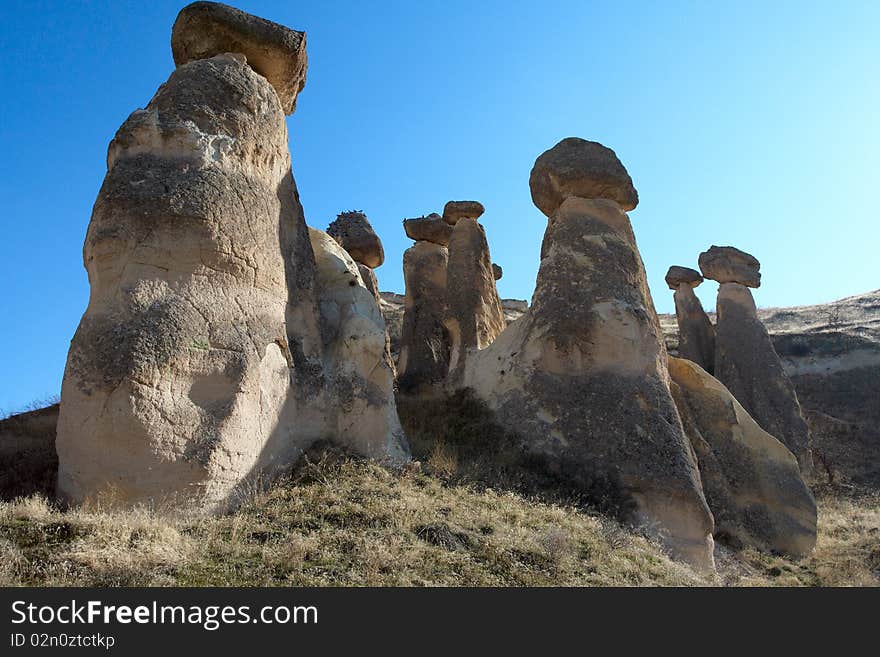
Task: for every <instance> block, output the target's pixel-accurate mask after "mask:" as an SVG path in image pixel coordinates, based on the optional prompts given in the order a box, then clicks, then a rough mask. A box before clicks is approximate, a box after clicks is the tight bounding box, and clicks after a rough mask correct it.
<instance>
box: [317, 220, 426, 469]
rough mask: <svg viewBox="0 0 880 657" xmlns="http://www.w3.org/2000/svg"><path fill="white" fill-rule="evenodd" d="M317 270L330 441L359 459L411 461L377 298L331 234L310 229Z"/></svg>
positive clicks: (394, 461)
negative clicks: (330, 417)
mask: <svg viewBox="0 0 880 657" xmlns="http://www.w3.org/2000/svg"><path fill="white" fill-rule="evenodd" d="M309 235H310V237H311V244H312V250H313V251H314V253H315V262H316V264H317V285H316V288H317V294H318V303H319V307H320V311H321V329H322V334H323V336H324V347H325V348H324V353H325V368H324V369H325V371H326V372H327V381H328V387H329V398H328V405H329V406H330V407H331V408H332V409H333V410H334V412H335V422H333V423H331V431H330V439H331V441H332V442H335V443H337V444H339V445H341V446H343V447H345V448H347V449H349V450H351V451H353V452H354V453H355V454H359V455H361V456H365V457H368V458H373V459H377V460H380V461H383V462H387V463H391V464H401V463H403V462H405V461H406V460H407V459H408V458H409V447H408V445H407V442H406V437H405V436H404V435H403V429H402V428H401V426H400V420H399V419H398V417H397V407H396V405H395V402H394V371H393V369H392V368H391V367H389V365H388V363H387V361H386V360H385V350H386V340H387V333H386V331H385V320H384V319H383V317H382V313H381V312H380V311H379V305H378V304H377V303H376V298H375V297H374V296H373V294H372V293H371V292H370V291H369V290H368V289H367V286H366V285H364V282H363V280H362V278H361V275H360V273H359V271H358V265H357V264H356V263H355V262H354V260H352V258H351V256H349V254H348V253H347V252H346V251H345V249H343V248H342V247H341V246H339V245H338V244H337V243H336V242H335V241H334V240H333V238H331V237H330V236H329V235H328V234H327V233H324V232H322V231H319V230H315V229H309Z"/></svg>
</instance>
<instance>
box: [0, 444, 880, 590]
mask: <svg viewBox="0 0 880 657" xmlns="http://www.w3.org/2000/svg"><path fill="white" fill-rule="evenodd" d="M438 464H439V465H440V466H441V468H442V467H444V459H443V458H440V457H438ZM448 465H449V464H448V463H447V464H445V466H448ZM820 500H821V509H822V511H821V530H820V531H821V534H820V539H819V545H818V547H817V549H816V552H815V554H814V555H812V556H811V557H810V558H808V559H805V560H803V561H801V562H799V563H798V562H794V561H790V560H786V559H782V558H779V557H770V556H766V555H760V554H758V553H753V552H743V553H740V554H731V553H728V552H725V551H723V550H722V551H719V555H718V556H719V566H720V567H719V572H720V575H719V576H718V577H717V578H706V577H703V576H700V575H698V574H696V573H694V572H693V571H691V570H690V569H689V568H687V567H686V566H683V565H681V564H678V563H675V562H673V561H671V560H670V559H669V558H667V557H666V556H665V555H664V554H663V552H662V550H661V549H660V548H659V547H658V546H657V545H656V544H654V543H652V542H651V541H649V540H647V539H645V538H643V537H641V536H639V535H637V534H635V533H632V532H630V531H628V530H627V529H625V528H623V527H621V526H620V525H618V524H617V523H615V522H614V521H611V520H608V519H606V518H604V517H602V516H598V515H593V514H590V513H585V512H583V511H582V510H578V509H575V508H573V507H567V506H562V505H558V504H550V503H546V502H541V501H538V500H536V499H529V498H526V497H523V496H520V495H517V494H514V493H510V492H501V491H497V490H493V489H485V488H483V489H477V488H475V487H472V486H469V485H464V484H455V483H451V482H449V481H445V480H444V479H443V478H442V477H438V476H435V475H432V474H426V473H422V472H418V471H415V470H414V469H410V470H408V471H405V472H403V473H396V472H391V471H388V470H385V469H383V468H381V467H379V466H377V465H374V464H370V463H363V462H356V461H351V460H347V459H341V458H337V457H333V458H327V459H324V460H323V461H322V462H319V463H312V464H310V465H308V466H306V467H304V468H302V469H301V470H300V471H299V472H297V473H296V474H294V475H292V476H291V478H290V479H289V480H287V481H285V482H282V483H280V484H278V485H276V486H274V487H272V488H271V490H268V491H266V492H264V493H255V494H254V495H253V496H252V497H251V498H250V499H249V500H247V501H246V502H245V503H244V504H243V505H242V507H241V508H240V509H239V510H238V511H237V512H236V513H234V514H230V515H226V516H221V517H216V518H205V517H197V516H193V515H186V514H179V515H163V514H158V513H155V512H149V511H145V510H141V511H132V512H118V511H112V512H111V511H101V510H90V511H85V510H72V511H67V512H64V511H60V510H58V509H54V508H52V507H51V506H49V505H48V504H47V503H46V502H45V501H44V500H43V499H41V498H38V497H32V498H26V499H22V500H18V501H16V502H14V503H6V504H0V584H5V585H32V586H45V585H60V586H66V585H80V586H100V585H105V586H107V585H109V586H119V585H129V586H146V585H153V586H166V585H181V586H206V585H218V586H314V585H317V586H324V585H331V586H364V585H372V586H447V585H464V586H474V585H481V586H521V585H534V586H545V585H565V586H608V585H614V586H631V585H635V586H655V585H659V586H700V585H718V584H726V585H759V586H763V585H780V584H781V585H878V584H880V579H878V578H880V500H878V498H876V497H864V498H860V499H857V500H842V499H837V498H834V497H832V496H825V497H822V498H820Z"/></svg>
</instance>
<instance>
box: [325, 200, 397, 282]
mask: <svg viewBox="0 0 880 657" xmlns="http://www.w3.org/2000/svg"><path fill="white" fill-rule="evenodd" d="M327 234H328V235H330V237H332V238H333V239H335V240H336V241H337V242H338V243H339V245H340V246H341V247H342V248H343V249H345V250H346V251H348V254H349V255H350V256H351V257H352V258H353V259H354V261H355V262H358V263H360V264H362V265H366V266H367V267H369V268H370V269H375V268H376V267H381V266H382V263H383V262H385V249H383V248H382V241H381V240H380V239H379V236H378V235H376V231H374V230H373V227H372V226H371V225H370V221H369V220H368V219H367V215H365V214H364V213H363V212H343V213H342V214H340V215H339V216H338V217H336V220H335V221H334V222H333V223H331V224H330V226H329V227H328V228H327Z"/></svg>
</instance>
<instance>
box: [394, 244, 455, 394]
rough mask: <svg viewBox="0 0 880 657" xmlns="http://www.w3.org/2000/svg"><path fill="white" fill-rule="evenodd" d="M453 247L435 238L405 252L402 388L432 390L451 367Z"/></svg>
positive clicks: (408, 390)
mask: <svg viewBox="0 0 880 657" xmlns="http://www.w3.org/2000/svg"><path fill="white" fill-rule="evenodd" d="M448 261H449V251H448V250H447V248H446V247H445V246H440V245H439V244H433V243H432V242H425V241H421V242H416V243H415V244H414V245H413V246H411V247H410V248H408V249H407V250H406V251H405V252H404V254H403V276H404V280H405V282H406V296H405V298H404V312H403V327H402V328H401V335H400V358H399V359H398V361H397V371H398V385H399V387H400V390H401V392H405V393H421V392H430V391H434V390H436V389H437V387H438V386H440V385H442V383H443V381H444V380H445V379H446V374H447V372H448V371H449V355H450V348H451V343H450V337H449V333H448V331H447V330H446V327H445V326H444V320H445V312H446V267H447V263H448Z"/></svg>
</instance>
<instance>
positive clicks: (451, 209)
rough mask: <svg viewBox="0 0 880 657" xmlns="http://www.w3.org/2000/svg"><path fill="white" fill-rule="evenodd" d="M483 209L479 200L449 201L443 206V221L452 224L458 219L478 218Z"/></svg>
mask: <svg viewBox="0 0 880 657" xmlns="http://www.w3.org/2000/svg"><path fill="white" fill-rule="evenodd" d="M485 211H486V209H485V208H484V207H483V204H482V203H480V202H479V201H449V202H448V203H447V204H446V205H445V206H443V221H445V222H446V223H448V224H451V225H453V226H454V225H455V224H457V223H458V220H459V219H479V218H480V217H481V216H482V214H483V213H484V212H485Z"/></svg>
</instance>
